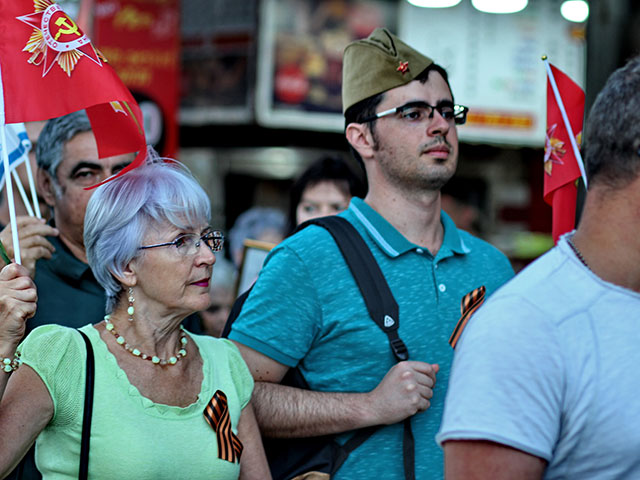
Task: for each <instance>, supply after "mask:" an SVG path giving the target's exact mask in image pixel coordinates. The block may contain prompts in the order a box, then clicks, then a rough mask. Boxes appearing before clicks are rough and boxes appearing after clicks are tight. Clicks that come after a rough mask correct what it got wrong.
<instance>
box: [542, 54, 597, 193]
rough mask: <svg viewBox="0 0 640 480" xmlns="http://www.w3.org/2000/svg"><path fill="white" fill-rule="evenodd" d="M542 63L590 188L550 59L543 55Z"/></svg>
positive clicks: (577, 159)
mask: <svg viewBox="0 0 640 480" xmlns="http://www.w3.org/2000/svg"><path fill="white" fill-rule="evenodd" d="M542 61H543V62H544V66H545V68H546V69H547V76H548V77H549V84H550V85H551V89H552V90H553V95H554V96H555V97H556V102H557V104H558V108H559V109H560V114H561V115H562V120H563V121H564V126H565V127H566V128H567V133H569V141H570V142H571V148H572V149H573V154H574V155H575V157H576V162H578V168H579V169H580V174H581V175H582V181H583V182H584V188H587V187H588V183H587V173H586V171H585V169H584V162H583V161H582V155H580V149H579V148H578V144H577V143H576V137H575V136H574V135H573V130H572V128H571V123H570V122H569V117H568V116H567V111H566V110H565V109H564V103H562V98H561V97H560V92H559V91H558V85H557V84H556V79H555V77H554V76H553V72H552V71H551V66H550V65H549V59H548V58H547V56H546V55H543V56H542Z"/></svg>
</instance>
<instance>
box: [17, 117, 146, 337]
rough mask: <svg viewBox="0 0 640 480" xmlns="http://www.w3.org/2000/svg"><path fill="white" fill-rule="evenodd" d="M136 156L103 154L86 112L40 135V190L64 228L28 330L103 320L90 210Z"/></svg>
mask: <svg viewBox="0 0 640 480" xmlns="http://www.w3.org/2000/svg"><path fill="white" fill-rule="evenodd" d="M133 157H134V154H133V153H130V154H126V155H118V156H115V157H109V158H102V159H99V158H98V148H97V145H96V140H95V137H94V135H93V132H92V131H91V124H90V123H89V119H88V117H87V115H86V113H85V112H84V111H79V112H74V113H71V114H69V115H65V116H63V117H59V118H54V119H52V120H49V121H48V122H47V124H46V125H45V127H44V129H43V130H42V133H41V134H40V137H39V139H38V146H37V150H36V159H37V162H38V174H37V176H38V191H39V192H40V194H41V195H42V196H43V198H44V199H45V201H46V202H47V205H48V206H49V207H50V208H51V210H52V212H53V215H52V220H53V224H54V225H55V227H56V228H57V229H58V231H59V232H60V235H59V237H58V238H49V241H50V242H51V243H52V244H53V246H54V247H55V249H56V250H55V252H54V253H53V255H52V257H51V258H50V259H44V258H43V259H40V260H38V262H37V263H36V277H35V282H36V286H37V288H38V310H37V312H36V314H35V316H34V317H33V318H32V319H30V320H29V322H28V323H27V333H28V332H29V331H31V330H32V329H34V328H35V327H37V326H39V325H44V324H50V323H57V324H61V325H66V326H69V327H74V328H77V327H81V326H83V325H86V324H87V323H95V322H99V321H100V320H102V317H103V316H104V307H105V293H104V289H103V288H102V287H101V286H100V285H99V284H98V282H97V281H96V279H95V278H94V276H93V273H92V272H91V269H90V268H89V265H87V257H86V254H85V250H84V243H83V239H82V234H83V224H84V213H85V210H86V207H87V203H88V202H89V198H90V197H91V195H92V194H93V191H94V190H85V187H88V186H91V185H95V184H96V183H98V182H101V181H102V180H104V179H105V178H107V177H109V176H111V175H114V174H116V173H118V172H119V171H120V170H122V169H123V168H124V167H125V166H127V165H128V164H129V163H131V161H132V160H133Z"/></svg>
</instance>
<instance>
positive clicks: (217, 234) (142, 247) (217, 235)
mask: <svg viewBox="0 0 640 480" xmlns="http://www.w3.org/2000/svg"><path fill="white" fill-rule="evenodd" d="M185 235H197V234H196V233H185V234H183V235H180V236H179V237H178V238H176V239H175V240H173V241H172V242H163V243H156V244H153V245H140V246H139V247H138V250H147V249H149V248H157V247H169V246H174V247H176V248H177V246H176V244H177V242H178V240H180V238H182V237H184V236H185ZM209 235H213V238H214V239H217V240H220V247H219V248H217V249H216V248H214V247H209V245H208V244H207V242H206V241H204V237H206V236H209ZM203 241H204V244H205V245H206V246H207V247H209V250H211V251H212V252H213V253H217V252H220V251H221V250H222V248H223V246H224V234H223V233H222V232H221V231H220V230H209V231H207V233H204V234H202V235H200V238H199V239H198V241H197V242H196V243H195V245H196V252H197V251H198V250H199V249H200V245H202V242H203Z"/></svg>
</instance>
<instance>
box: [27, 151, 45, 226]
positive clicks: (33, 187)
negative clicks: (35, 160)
mask: <svg viewBox="0 0 640 480" xmlns="http://www.w3.org/2000/svg"><path fill="white" fill-rule="evenodd" d="M24 167H25V168H26V169H27V180H28V181H29V188H30V189H31V198H32V199H33V209H34V210H35V211H36V217H38V218H42V213H41V212H40V202H39V201H38V192H36V183H35V182H34V181H33V172H32V170H31V159H30V158H27V161H26V162H24ZM25 205H26V202H25Z"/></svg>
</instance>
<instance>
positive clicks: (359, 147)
mask: <svg viewBox="0 0 640 480" xmlns="http://www.w3.org/2000/svg"><path fill="white" fill-rule="evenodd" d="M345 135H346V137H347V141H348V142H349V143H350V144H351V146H352V147H353V148H354V149H355V151H356V152H358V153H359V154H360V156H361V157H362V159H363V160H365V159H370V158H372V157H373V153H374V152H375V149H376V143H375V140H374V138H373V135H372V134H371V129H370V128H369V126H368V125H365V124H363V123H350V124H349V125H347V129H346V131H345Z"/></svg>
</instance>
